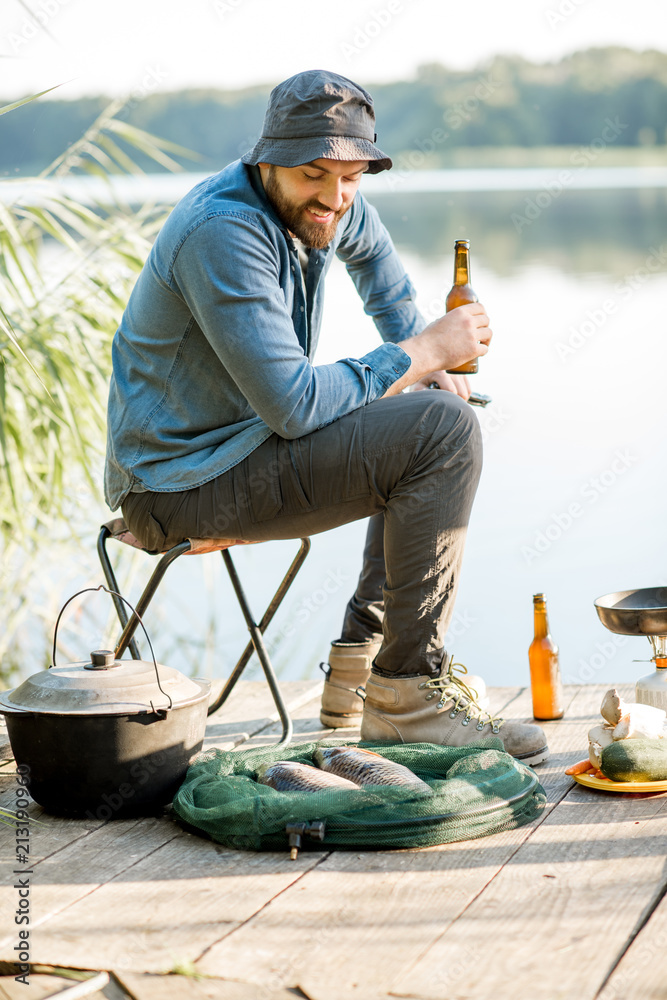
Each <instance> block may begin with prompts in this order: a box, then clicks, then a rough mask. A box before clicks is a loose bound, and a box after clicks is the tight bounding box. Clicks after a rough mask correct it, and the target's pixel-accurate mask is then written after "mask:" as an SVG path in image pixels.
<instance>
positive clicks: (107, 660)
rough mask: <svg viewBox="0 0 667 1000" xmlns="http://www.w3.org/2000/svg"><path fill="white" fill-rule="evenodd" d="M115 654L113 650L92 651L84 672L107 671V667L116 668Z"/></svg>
mask: <svg viewBox="0 0 667 1000" xmlns="http://www.w3.org/2000/svg"><path fill="white" fill-rule="evenodd" d="M116 662H117V661H116V654H115V653H114V651H113V649H94V650H93V651H92V653H91V654H90V663H87V664H86V667H85V669H86V670H108V669H109V667H115V666H116Z"/></svg>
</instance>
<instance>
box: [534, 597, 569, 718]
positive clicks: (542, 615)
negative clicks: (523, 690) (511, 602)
mask: <svg viewBox="0 0 667 1000" xmlns="http://www.w3.org/2000/svg"><path fill="white" fill-rule="evenodd" d="M533 613H534V616H535V638H534V639H533V641H532V642H531V644H530V649H529V650H528V661H529V663H530V687H531V691H532V694H533V716H534V717H535V718H536V719H560V718H562V716H563V685H562V683H561V679H560V666H559V665H558V646H557V645H556V643H555V642H554V641H553V639H552V638H551V635H550V634H549V622H548V620H547V602H546V599H545V597H544V594H535V596H534V597H533Z"/></svg>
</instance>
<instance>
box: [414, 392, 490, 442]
mask: <svg viewBox="0 0 667 1000" xmlns="http://www.w3.org/2000/svg"><path fill="white" fill-rule="evenodd" d="M414 395H415V396H424V397H426V398H425V399H424V400H423V407H424V409H423V416H422V422H423V426H424V431H425V432H426V435H427V436H431V437H432V439H433V441H434V442H435V441H442V442H448V443H450V444H453V445H456V446H458V447H464V446H466V444H468V445H469V447H470V449H471V450H473V451H476V452H479V453H480V454H481V450H482V433H481V430H480V426H479V421H478V419H477V417H476V416H475V413H474V412H473V409H472V407H471V406H470V404H469V403H466V401H465V400H464V399H461V397H460V396H457V395H456V394H455V393H453V392H447V391H445V390H442V389H440V390H439V391H437V392H436V391H435V390H432V391H431V392H416V393H414Z"/></svg>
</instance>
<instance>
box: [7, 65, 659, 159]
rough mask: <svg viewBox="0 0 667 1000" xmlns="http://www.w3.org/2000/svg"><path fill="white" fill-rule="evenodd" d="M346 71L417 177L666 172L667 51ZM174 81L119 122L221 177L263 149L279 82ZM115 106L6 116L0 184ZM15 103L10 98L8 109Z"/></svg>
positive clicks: (38, 106) (140, 98) (146, 88)
mask: <svg viewBox="0 0 667 1000" xmlns="http://www.w3.org/2000/svg"><path fill="white" fill-rule="evenodd" d="M347 73H348V75H349V76H350V77H352V78H354V79H356V80H357V81H358V82H360V83H363V84H364V85H365V86H367V87H368V88H369V89H370V90H371V92H372V93H373V96H374V98H375V103H376V110H377V118H378V143H379V144H380V145H381V146H382V148H383V149H385V150H386V151H387V152H388V153H389V154H390V155H391V156H393V157H394V159H395V161H396V163H397V165H398V166H400V167H403V168H407V169H419V168H422V167H446V166H464V165H479V166H485V165H488V166H498V165H503V164H505V163H507V165H514V166H521V165H522V163H526V164H531V165H532V164H534V163H536V162H538V161H536V158H535V156H536V152H537V149H538V148H541V149H543V148H544V147H550V149H551V152H550V153H549V155H548V156H547V159H551V161H553V160H554V157H555V158H556V159H557V158H558V148H559V147H560V148H565V147H566V148H568V149H572V148H575V149H576V148H577V147H583V148H587V149H588V148H591V147H592V148H593V149H595V148H596V143H597V144H598V145H600V146H601V144H602V143H604V145H605V147H609V148H610V149H611V148H613V154H614V155H613V157H607V162H611V161H612V160H615V161H616V162H618V158H619V155H621V150H624V151H625V153H624V154H623V155H625V156H626V157H628V156H632V157H634V161H635V162H660V159H659V158H661V157H662V154H664V147H665V144H666V143H667V128H666V126H667V53H664V52H657V51H648V52H636V51H634V50H631V49H624V48H618V47H614V48H600V49H589V50H586V51H583V52H577V53H574V54H572V55H570V56H567V57H566V58H564V59H562V60H560V61H559V62H554V63H546V64H535V63H531V62H528V61H527V60H525V59H523V58H519V57H517V56H498V57H496V58H495V59H493V60H491V61H490V62H489V63H487V64H485V65H484V66H481V67H478V68H477V69H475V70H471V71H467V72H454V71H452V70H449V69H447V68H446V67H444V66H441V65H436V64H433V65H427V66H422V67H421V68H420V69H419V70H418V72H417V74H416V77H415V78H414V79H412V80H407V81H397V82H395V83H389V84H373V81H372V80H366V79H365V78H364V67H363V60H362V59H359V60H358V61H356V62H355V63H354V64H351V65H350V67H349V69H348V70H347ZM164 80H165V74H164V73H163V71H162V69H161V68H160V66H159V64H156V65H154V66H147V67H146V70H145V73H144V76H143V77H142V78H141V79H140V80H138V81H137V85H136V88H135V89H134V90H133V91H132V92H131V93H130V94H129V95H128V99H127V102H126V104H125V106H124V108H123V110H122V111H121V112H120V117H122V118H125V119H126V120H127V121H128V122H129V123H131V124H134V125H137V126H139V127H140V128H142V129H146V130H147V131H149V132H152V133H154V134H155V135H158V136H160V137H163V138H165V139H169V140H171V141H173V142H175V143H178V144H179V145H181V146H184V147H186V148H187V149H189V150H192V151H194V152H195V153H197V154H198V159H197V160H186V159H183V160H182V163H183V165H184V166H186V168H188V169H193V170H204V171H214V170H218V169H220V168H221V167H222V166H224V165H225V164H226V163H229V162H230V161H231V160H234V159H236V158H237V157H239V156H240V155H241V154H242V153H243V152H245V150H246V149H248V148H249V147H250V146H251V145H252V144H253V143H254V142H255V140H256V138H257V136H258V135H259V131H260V129H261V125H262V120H263V115H264V108H265V106H266V97H267V94H268V92H269V90H270V85H269V84H267V85H265V86H257V87H251V88H246V89H244V90H238V91H223V90H219V91H218V90H186V91H180V92H178V93H164V92H158V88H159V87H160V86H161V85H162V84H163V82H164ZM54 82H57V81H54ZM275 82H277V81H275ZM109 100H110V99H109V98H108V97H104V96H100V97H89V98H82V99H80V100H75V101H65V100H48V99H47V100H41V101H36V102H33V103H31V104H27V105H25V106H24V107H22V108H21V109H20V110H18V111H17V112H16V113H14V114H11V115H5V116H3V118H2V120H1V121H0V175H2V176H5V177H12V176H16V175H17V174H23V175H25V174H35V173H39V172H40V171H41V170H42V169H44V167H45V166H46V165H47V164H49V163H50V162H51V161H52V160H54V159H55V157H56V156H58V155H59V153H60V152H61V151H62V150H63V148H64V147H65V146H66V145H67V144H69V143H71V142H73V141H74V140H76V139H78V138H79V137H80V136H81V135H82V133H83V132H84V131H85V129H86V128H87V127H88V126H89V125H90V124H91V122H93V121H94V119H95V118H96V117H97V115H99V114H100V112H101V111H102V110H103V109H104V108H105V107H106V106H107V105H108V103H109ZM5 103H9V101H3V100H2V95H0V106H1V105H2V104H5ZM660 147H662V148H660ZM508 150H514V151H515V155H514V157H513V158H512V157H511V156H508V155H507V152H508ZM520 150H524V151H525V153H524V154H521V153H520V152H519V153H517V151H520ZM637 157H639V159H637ZM142 165H143V166H145V167H146V168H147V169H151V170H155V165H154V164H152V165H150V167H149V166H148V164H147V163H146V164H142Z"/></svg>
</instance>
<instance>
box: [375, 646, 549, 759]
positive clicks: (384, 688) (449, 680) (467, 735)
mask: <svg viewBox="0 0 667 1000" xmlns="http://www.w3.org/2000/svg"><path fill="white" fill-rule="evenodd" d="M458 666H460V665H459V664H453V663H452V659H451V657H450V658H449V659H448V660H446V661H445V662H444V664H443V666H442V669H441V672H440V676H438V677H430V676H428V675H426V676H418V677H379V676H378V675H376V674H372V675H371V676H370V677H369V679H368V682H367V684H366V701H365V704H364V711H363V718H362V721H361V738H362V740H368V741H369V742H382V741H388V742H391V743H435V744H437V745H439V746H456V747H459V746H465V744H467V743H477V742H479V741H480V740H484V739H486V738H487V737H489V736H497V737H498V738H499V739H501V740H502V742H503V745H504V747H505V750H506V751H507V753H509V754H511V755H512V756H513V757H516V758H517V759H518V760H520V761H522V762H523V763H524V764H531V765H534V764H541V763H542V761H545V760H546V759H547V757H548V756H549V748H548V747H547V741H546V737H545V735H544V732H543V730H542V728H541V727H540V726H535V725H533V724H532V723H530V724H526V723H522V722H506V721H505V720H504V719H500V718H494V717H492V716H490V715H489V714H488V712H486V711H485V710H484V709H483V708H482V707H481V706H480V705H479V704H478V703H477V701H476V700H475V698H474V696H473V693H472V691H471V690H470V687H469V686H468V684H467V682H466V680H465V679H464V677H462V676H461V675H460V674H459V673H456V672H455V667H458ZM463 670H464V671H465V667H464V668H463Z"/></svg>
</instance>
